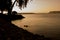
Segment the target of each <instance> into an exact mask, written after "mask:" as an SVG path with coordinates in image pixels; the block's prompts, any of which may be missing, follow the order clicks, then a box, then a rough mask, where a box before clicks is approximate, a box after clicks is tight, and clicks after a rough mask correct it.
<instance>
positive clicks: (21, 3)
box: [0, 0, 29, 15]
mask: <svg viewBox="0 0 60 40" xmlns="http://www.w3.org/2000/svg"><path fill="white" fill-rule="evenodd" d="M28 1H29V0H15V1H14V3H13V4H12V0H0V10H1V12H2V13H3V10H7V11H8V15H11V14H12V9H13V7H14V4H15V3H16V2H17V3H18V5H17V6H18V7H20V9H22V8H24V7H26V5H27V3H28Z"/></svg>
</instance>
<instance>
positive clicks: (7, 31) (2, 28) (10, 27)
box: [0, 16, 51, 40]
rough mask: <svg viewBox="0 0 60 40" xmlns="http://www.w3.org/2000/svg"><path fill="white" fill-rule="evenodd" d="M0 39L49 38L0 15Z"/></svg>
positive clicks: (35, 39)
mask: <svg viewBox="0 0 60 40" xmlns="http://www.w3.org/2000/svg"><path fill="white" fill-rule="evenodd" d="M3 17H4V16H3ZM0 40H51V38H46V37H44V35H37V34H33V33H30V32H28V31H27V30H24V29H22V28H19V27H17V26H16V25H14V24H12V23H10V22H9V21H7V20H6V19H5V18H2V17H0Z"/></svg>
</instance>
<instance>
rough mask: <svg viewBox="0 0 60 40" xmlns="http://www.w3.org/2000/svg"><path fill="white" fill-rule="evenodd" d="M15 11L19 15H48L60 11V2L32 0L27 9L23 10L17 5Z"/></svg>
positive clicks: (55, 0) (54, 0) (56, 0)
mask: <svg viewBox="0 0 60 40" xmlns="http://www.w3.org/2000/svg"><path fill="white" fill-rule="evenodd" d="M13 11H17V12H19V13H21V12H22V13H23V12H32V13H47V12H49V11H60V0H32V1H31V2H28V4H27V7H26V8H24V9H22V10H20V9H19V7H18V6H16V5H15V6H14V8H13Z"/></svg>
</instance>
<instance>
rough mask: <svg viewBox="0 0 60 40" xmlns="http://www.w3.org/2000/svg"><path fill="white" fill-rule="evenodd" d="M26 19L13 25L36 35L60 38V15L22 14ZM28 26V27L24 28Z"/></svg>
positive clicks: (14, 22)
mask: <svg viewBox="0 0 60 40" xmlns="http://www.w3.org/2000/svg"><path fill="white" fill-rule="evenodd" d="M22 15H23V16H24V17H26V18H24V19H22V20H16V21H13V22H12V23H13V24H15V25H17V26H19V27H21V28H23V29H25V30H28V31H30V32H32V33H34V34H39V35H45V36H47V37H54V38H60V14H22ZM24 25H28V27H24Z"/></svg>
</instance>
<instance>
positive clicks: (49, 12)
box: [49, 11, 60, 13]
mask: <svg viewBox="0 0 60 40" xmlns="http://www.w3.org/2000/svg"><path fill="white" fill-rule="evenodd" d="M49 13H60V11H50V12H49Z"/></svg>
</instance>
